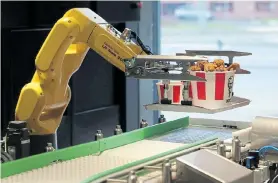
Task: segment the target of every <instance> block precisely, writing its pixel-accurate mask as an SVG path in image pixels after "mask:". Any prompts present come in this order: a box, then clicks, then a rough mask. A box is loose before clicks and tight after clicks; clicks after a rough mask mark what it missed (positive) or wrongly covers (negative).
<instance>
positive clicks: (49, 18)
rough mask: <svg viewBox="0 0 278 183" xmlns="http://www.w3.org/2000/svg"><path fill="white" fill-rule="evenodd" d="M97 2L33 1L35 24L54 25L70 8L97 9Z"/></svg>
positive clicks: (41, 25)
mask: <svg viewBox="0 0 278 183" xmlns="http://www.w3.org/2000/svg"><path fill="white" fill-rule="evenodd" d="M95 4H96V2H94V1H34V2H33V3H32V14H33V15H34V19H33V25H34V26H39V27H49V26H53V25H54V23H55V22H56V21H57V20H58V19H60V18H61V17H63V15H64V14H65V13H66V12H67V11H68V10H70V9H72V8H90V9H92V10H93V11H95ZM50 12H51V13H50Z"/></svg>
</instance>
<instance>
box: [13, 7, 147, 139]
mask: <svg viewBox="0 0 278 183" xmlns="http://www.w3.org/2000/svg"><path fill="white" fill-rule="evenodd" d="M129 34H130V31H128V29H126V30H125V31H124V32H123V33H120V32H119V31H117V30H116V29H115V28H113V27H112V26H111V25H109V24H108V23H107V22H106V21H105V20H104V19H102V18H101V17H100V16H99V15H97V14H96V13H94V12H93V11H91V10H90V9H86V8H76V9H71V10H69V11H68V12H66V13H65V15H64V16H63V17H62V18H61V19H59V20H58V21H57V22H56V24H55V25H54V27H53V28H52V30H51V31H50V33H49V35H48V37H47V39H46V40H45V42H44V44H43V45H42V47H41V49H40V51H39V53H38V55H37V57H36V61H35V64H36V72H35V74H34V76H33V78H32V80H31V82H30V83H28V84H26V85H25V86H24V87H23V88H22V90H21V93H20V96H19V99H18V103H17V106H16V110H15V116H16V120H20V121H27V126H28V128H29V130H30V133H31V134H33V135H47V134H54V133H55V132H56V130H57V128H58V127H59V125H60V122H61V120H62V117H63V114H64V112H65V110H66V108H67V106H68V104H69V101H70V98H71V90H70V87H69V86H68V83H69V79H70V78H71V76H72V75H73V74H74V73H75V72H76V71H77V70H78V69H79V67H80V65H81V64H82V62H83V60H84V58H85V56H86V54H87V52H88V50H89V49H90V48H91V49H92V50H94V51H95V52H97V53H98V54H99V55H101V56H102V57H103V58H104V59H105V60H107V61H108V62H110V63H111V64H113V65H114V66H116V67H117V68H119V69H120V70H122V71H123V72H125V64H124V62H123V59H125V58H132V57H135V56H136V55H146V54H150V52H148V50H146V49H144V47H142V46H140V45H138V44H136V43H134V42H133V41H130V40H129Z"/></svg>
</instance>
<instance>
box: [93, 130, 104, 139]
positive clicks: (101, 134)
mask: <svg viewBox="0 0 278 183" xmlns="http://www.w3.org/2000/svg"><path fill="white" fill-rule="evenodd" d="M102 138H103V133H102V132H101V130H97V133H96V134H95V140H100V139H102Z"/></svg>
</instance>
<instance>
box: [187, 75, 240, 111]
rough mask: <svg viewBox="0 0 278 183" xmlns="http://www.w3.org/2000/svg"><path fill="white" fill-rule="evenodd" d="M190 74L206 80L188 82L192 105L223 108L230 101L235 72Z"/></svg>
mask: <svg viewBox="0 0 278 183" xmlns="http://www.w3.org/2000/svg"><path fill="white" fill-rule="evenodd" d="M190 74H191V75H194V76H198V77H201V78H204V79H206V80H207V82H200V81H191V82H190V86H189V95H190V96H191V97H192V105H194V106H199V107H204V108H208V109H214V108H220V107H225V106H226V105H227V103H228V102H230V101H231V98H232V96H233V85H234V76H235V71H225V72H204V71H190Z"/></svg>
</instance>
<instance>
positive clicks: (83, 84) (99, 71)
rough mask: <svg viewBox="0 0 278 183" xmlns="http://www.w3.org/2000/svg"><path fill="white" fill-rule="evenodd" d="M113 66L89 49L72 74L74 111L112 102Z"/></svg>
mask: <svg viewBox="0 0 278 183" xmlns="http://www.w3.org/2000/svg"><path fill="white" fill-rule="evenodd" d="M114 69H115V68H114V66H113V65H111V64H110V63H109V62H107V61H105V60H104V59H103V58H102V57H100V56H99V55H98V54H97V53H95V52H94V51H89V52H88V54H87V56H86V58H85V60H84V62H83V64H82V65H81V67H80V69H79V70H78V72H76V73H75V74H74V76H73V87H72V91H73V93H74V98H75V100H74V106H75V109H74V110H75V112H82V111H87V110H91V109H96V108H100V107H106V106H111V105H113V104H114V101H113V100H114V99H113V97H114V96H113V95H114V88H113V70H114Z"/></svg>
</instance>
